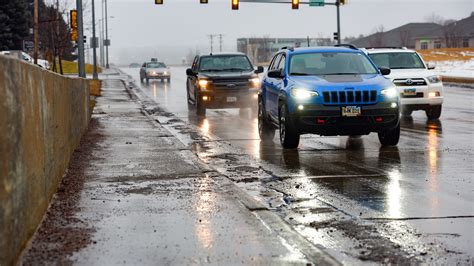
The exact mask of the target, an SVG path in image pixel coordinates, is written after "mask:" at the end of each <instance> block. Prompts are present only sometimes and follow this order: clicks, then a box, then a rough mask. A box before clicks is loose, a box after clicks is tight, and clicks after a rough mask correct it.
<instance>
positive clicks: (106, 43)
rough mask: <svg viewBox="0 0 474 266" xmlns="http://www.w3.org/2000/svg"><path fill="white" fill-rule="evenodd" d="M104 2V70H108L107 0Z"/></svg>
mask: <svg viewBox="0 0 474 266" xmlns="http://www.w3.org/2000/svg"><path fill="white" fill-rule="evenodd" d="M104 1H105V40H106V41H105V60H106V62H105V68H109V46H110V40H109V27H108V24H107V21H108V17H107V16H108V15H107V0H104Z"/></svg>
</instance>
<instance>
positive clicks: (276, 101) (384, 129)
mask: <svg viewBox="0 0 474 266" xmlns="http://www.w3.org/2000/svg"><path fill="white" fill-rule="evenodd" d="M389 74H390V69H389V68H377V67H376V65H375V64H374V63H373V62H372V60H371V59H370V58H369V57H368V56H367V55H366V54H365V53H364V52H362V51H361V50H359V49H357V48H355V47H354V46H351V45H341V46H335V47H308V48H294V49H293V48H282V49H281V50H280V51H278V52H277V53H276V54H275V56H274V57H273V59H272V61H271V63H270V66H269V68H268V71H267V72H266V73H265V76H264V77H263V81H262V85H261V90H260V92H259V95H258V131H259V135H260V139H262V140H272V139H273V137H274V136H275V130H276V129H279V133H280V142H281V144H282V146H283V147H284V148H288V149H292V148H297V147H298V145H299V141H300V135H301V134H307V133H311V134H318V135H323V136H338V135H346V136H360V135H368V134H370V133H371V132H377V133H378V137H379V140H380V143H381V144H382V145H383V146H390V145H397V144H398V140H399V138H400V115H399V113H400V110H399V101H400V99H399V95H398V92H397V89H396V87H395V86H394V84H393V83H392V82H391V81H390V80H389V79H387V78H385V77H384V75H389Z"/></svg>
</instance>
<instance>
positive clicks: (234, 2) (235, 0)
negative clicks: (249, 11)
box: [231, 0, 239, 10]
mask: <svg viewBox="0 0 474 266" xmlns="http://www.w3.org/2000/svg"><path fill="white" fill-rule="evenodd" d="M231 1H232V10H238V9H239V0H231Z"/></svg>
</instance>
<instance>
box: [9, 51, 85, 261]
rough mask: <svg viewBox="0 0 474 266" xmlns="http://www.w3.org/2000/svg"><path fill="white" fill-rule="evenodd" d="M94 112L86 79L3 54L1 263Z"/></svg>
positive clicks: (27, 231)
mask: <svg viewBox="0 0 474 266" xmlns="http://www.w3.org/2000/svg"><path fill="white" fill-rule="evenodd" d="M90 113H91V112H90V107H89V82H88V81H87V80H86V79H79V78H67V77H64V76H60V75H57V74H55V73H53V72H49V71H46V70H43V69H41V68H39V67H36V66H34V65H31V64H28V63H25V62H22V61H20V60H18V59H14V58H9V57H5V56H0V265H11V264H14V263H15V261H16V259H17V257H18V255H19V254H20V252H21V251H22V249H23V248H24V247H25V245H26V243H27V241H28V240H29V239H30V237H31V236H32V235H33V233H34V232H35V230H36V228H37V226H38V225H39V223H40V222H41V219H42V217H43V215H44V213H45V211H46V209H47V207H48V204H49V202H50V200H51V197H52V196H53V194H54V192H55V191H56V189H57V186H58V184H59V183H60V181H61V177H62V176H63V174H64V173H65V170H66V169H67V167H68V164H69V159H70V157H71V155H72V153H73V152H74V149H75V148H76V147H77V145H78V144H79V141H80V139H81V136H82V135H83V134H84V133H85V131H86V129H87V126H88V124H89V119H90Z"/></svg>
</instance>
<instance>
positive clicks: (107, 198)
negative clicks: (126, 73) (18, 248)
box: [22, 80, 307, 265]
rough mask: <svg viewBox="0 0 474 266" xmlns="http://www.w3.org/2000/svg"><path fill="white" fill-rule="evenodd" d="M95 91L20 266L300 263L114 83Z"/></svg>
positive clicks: (301, 260) (291, 250)
mask: <svg viewBox="0 0 474 266" xmlns="http://www.w3.org/2000/svg"><path fill="white" fill-rule="evenodd" d="M102 86H103V92H102V97H99V98H97V104H96V107H95V110H94V114H93V116H92V121H91V125H90V127H89V130H88V132H87V134H86V135H85V136H84V137H83V139H82V141H81V145H80V148H78V149H77V150H76V152H75V154H74V157H73V159H72V161H71V164H70V167H69V171H68V173H67V174H66V176H65V177H64V179H63V182H62V184H61V186H60V188H59V189H58V191H57V193H56V195H55V198H54V199H53V202H52V203H51V206H50V208H49V210H48V213H47V215H46V216H45V218H44V220H43V223H42V225H41V226H40V228H39V229H38V231H37V233H36V234H35V237H34V238H33V240H32V243H31V245H30V248H29V249H28V250H26V252H25V253H24V255H23V258H22V263H23V264H26V265H29V264H38V263H39V264H70V263H73V264H82V265H117V264H127V265H132V264H133V265H168V264H173V265H176V264H180V265H182V264H219V265H234V264H272V265H273V264H288V263H296V264H306V263H307V260H306V258H305V256H304V255H302V253H300V252H299V251H298V250H296V249H294V248H293V247H291V246H290V245H288V244H287V243H286V242H285V241H284V240H283V239H281V238H280V237H279V236H277V235H275V234H273V233H272V231H271V230H269V229H268V228H267V227H266V226H264V224H263V223H262V222H261V221H260V220H259V219H258V218H257V216H255V215H254V214H252V213H251V212H250V211H249V210H248V209H247V208H245V207H244V205H242V204H241V203H240V201H238V200H237V199H236V197H237V195H236V194H235V193H234V192H233V190H232V189H230V188H229V185H228V184H226V183H225V182H220V181H219V180H220V179H219V178H218V177H216V176H215V173H214V172H212V171H211V172H209V171H205V170H203V168H202V167H201V165H200V163H199V162H197V161H196V159H195V157H194V155H193V154H192V152H191V150H190V148H189V147H186V146H185V145H184V144H182V143H181V142H180V141H179V140H178V139H176V138H175V137H173V136H172V135H171V134H170V133H169V132H168V131H167V130H166V129H164V128H163V127H162V126H161V125H160V124H159V123H157V122H156V121H154V120H152V119H151V118H150V117H148V116H146V115H145V112H144V111H143V110H142V106H141V105H140V103H139V102H137V101H136V100H132V99H131V94H129V92H128V91H127V90H126V89H125V87H124V85H123V83H122V82H121V81H120V80H104V82H103V85H102Z"/></svg>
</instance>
